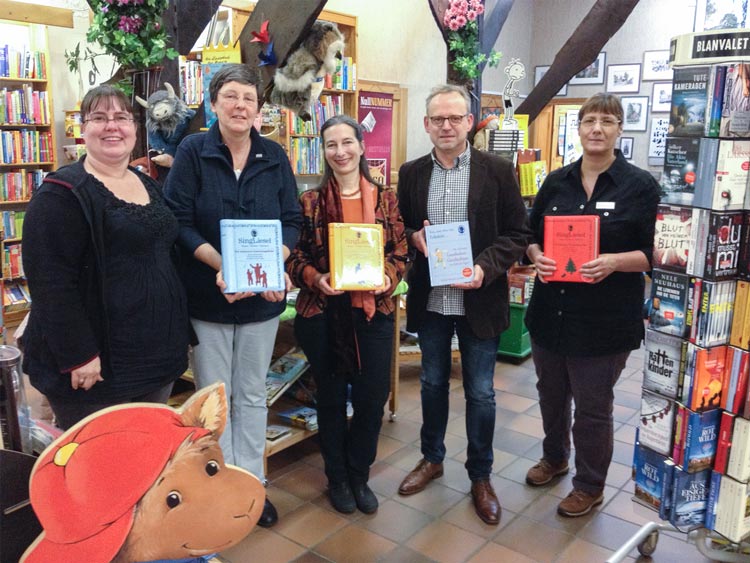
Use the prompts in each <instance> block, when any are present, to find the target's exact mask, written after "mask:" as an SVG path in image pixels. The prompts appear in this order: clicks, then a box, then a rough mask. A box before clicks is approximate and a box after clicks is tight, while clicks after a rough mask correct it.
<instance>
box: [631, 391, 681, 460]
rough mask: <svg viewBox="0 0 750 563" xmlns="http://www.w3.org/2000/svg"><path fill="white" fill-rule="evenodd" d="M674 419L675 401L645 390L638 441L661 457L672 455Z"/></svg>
mask: <svg viewBox="0 0 750 563" xmlns="http://www.w3.org/2000/svg"><path fill="white" fill-rule="evenodd" d="M674 418H675V402H674V400H672V399H669V398H667V397H662V396H661V395H659V394H658V393H653V392H651V391H648V390H647V389H644V390H643V391H642V394H641V417H640V422H639V425H638V439H639V440H640V442H641V445H642V446H646V447H647V448H651V449H652V450H654V451H655V452H657V453H660V454H661V455H665V456H668V455H670V454H671V453H672V437H673V436H672V433H673V431H674Z"/></svg>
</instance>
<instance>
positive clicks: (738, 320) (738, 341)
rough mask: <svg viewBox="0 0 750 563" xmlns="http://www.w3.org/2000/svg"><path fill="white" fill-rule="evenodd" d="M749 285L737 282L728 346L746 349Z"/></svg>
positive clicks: (749, 303) (749, 301)
mask: <svg viewBox="0 0 750 563" xmlns="http://www.w3.org/2000/svg"><path fill="white" fill-rule="evenodd" d="M749 294H750V283H748V282H746V281H742V280H739V281H738V282H737V293H736V295H735V298H734V316H733V317H732V330H731V332H730V336H729V344H731V345H732V346H737V347H738V348H743V349H745V350H747V349H748V338H750V334H748V327H747V324H748V321H750V319H749V318H748V306H749V305H750V299H748V298H749V297H750V295H749Z"/></svg>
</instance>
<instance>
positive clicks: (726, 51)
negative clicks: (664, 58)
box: [669, 29, 750, 66]
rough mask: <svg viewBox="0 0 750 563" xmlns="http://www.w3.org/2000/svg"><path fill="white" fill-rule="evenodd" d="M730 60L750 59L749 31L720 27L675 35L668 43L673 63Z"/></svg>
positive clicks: (680, 64)
mask: <svg viewBox="0 0 750 563" xmlns="http://www.w3.org/2000/svg"><path fill="white" fill-rule="evenodd" d="M727 61H737V62H742V61H750V30H749V29H719V30H715V31H701V32H698V33H686V34H685V35H679V36H677V37H673V38H672V41H671V43H670V46H669V63H670V64H671V65H672V66H689V65H700V64H710V63H720V62H727Z"/></svg>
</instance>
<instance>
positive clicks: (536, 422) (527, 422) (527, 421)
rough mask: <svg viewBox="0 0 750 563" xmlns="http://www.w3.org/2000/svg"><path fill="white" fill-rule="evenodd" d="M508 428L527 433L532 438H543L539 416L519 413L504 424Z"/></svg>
mask: <svg viewBox="0 0 750 563" xmlns="http://www.w3.org/2000/svg"><path fill="white" fill-rule="evenodd" d="M506 428H507V429H508V430H514V431H516V432H520V433H521V434H527V435H529V436H533V437H534V438H538V439H540V440H541V439H542V438H544V429H543V428H542V421H541V419H539V418H534V417H533V416H529V415H528V414H519V415H518V416H516V417H515V418H514V419H513V420H511V421H510V423H509V424H508V425H507V426H506Z"/></svg>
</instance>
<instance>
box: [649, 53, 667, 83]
mask: <svg viewBox="0 0 750 563" xmlns="http://www.w3.org/2000/svg"><path fill="white" fill-rule="evenodd" d="M647 80H672V69H671V68H670V67H669V49H664V50H663V51H644V52H643V81H644V82H645V81H647Z"/></svg>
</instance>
